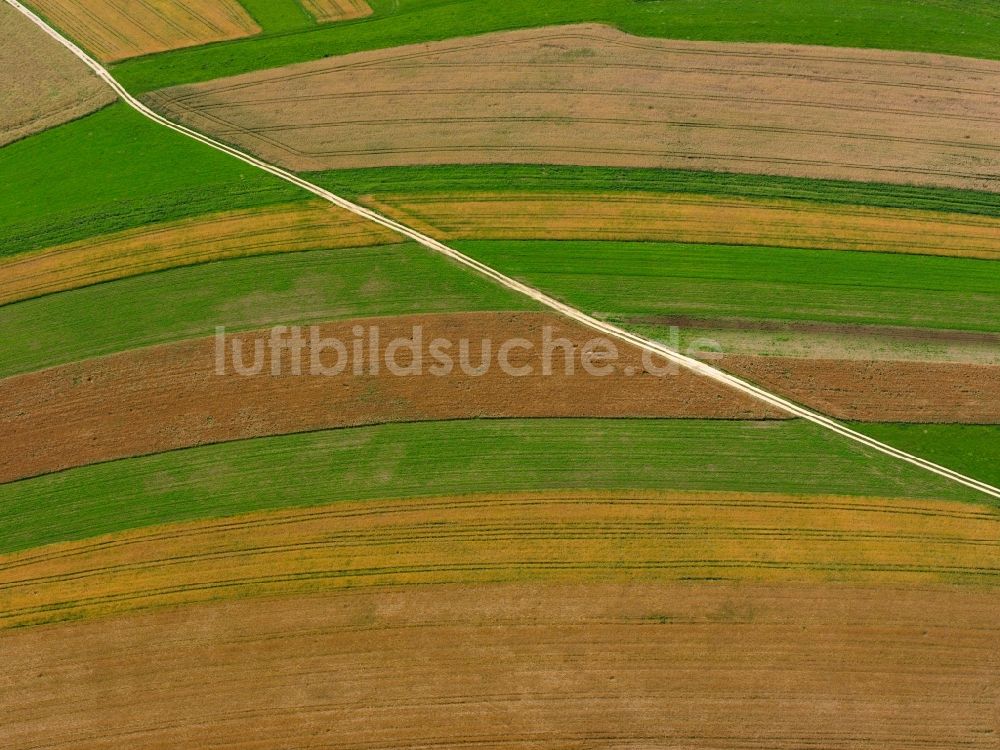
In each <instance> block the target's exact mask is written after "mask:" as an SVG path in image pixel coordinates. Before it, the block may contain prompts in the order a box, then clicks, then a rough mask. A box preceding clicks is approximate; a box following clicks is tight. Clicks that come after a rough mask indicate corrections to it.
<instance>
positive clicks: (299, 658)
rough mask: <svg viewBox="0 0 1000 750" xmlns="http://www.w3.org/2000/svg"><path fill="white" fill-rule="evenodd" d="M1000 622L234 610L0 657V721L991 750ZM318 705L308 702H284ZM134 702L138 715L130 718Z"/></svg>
mask: <svg viewBox="0 0 1000 750" xmlns="http://www.w3.org/2000/svg"><path fill="white" fill-rule="evenodd" d="M995 601H996V593H995V591H993V590H979V589H976V588H971V587H962V588H956V587H951V586H925V587H919V588H918V587H912V588H901V587H888V586H871V585H868V586H860V585H831V584H825V585H802V584H752V583H746V582H741V583H726V582H704V581H702V582H693V581H686V582H678V583H662V584H642V585H640V584H624V585H623V584H617V583H615V584H588V585H571V584H565V585H559V584H501V585H491V586H481V585H480V586H462V585H434V586H408V587H405V588H386V589H381V590H372V589H368V590H364V591H340V592H335V593H330V594H327V595H324V596H298V597H282V598H277V599H257V600H252V601H238V602H219V603H214V604H206V605H201V606H192V607H180V608H176V609H172V610H168V611H161V612H155V613H146V614H140V615H131V616H123V617H120V618H115V619H114V620H113V621H97V622H83V623H70V624H65V625H54V626H50V627H45V628H37V629H31V630H19V631H11V632H7V633H3V634H0V649H2V650H3V652H4V654H5V657H6V660H5V674H6V675H7V676H9V677H10V679H9V680H5V681H3V682H2V683H0V703H2V704H3V705H4V706H5V707H7V711H6V713H5V731H6V736H7V737H8V738H9V739H10V741H11V742H13V743H14V744H15V745H17V746H19V747H21V746H23V747H29V746H30V747H38V746H46V747H48V746H62V745H65V744H80V743H85V744H102V743H103V744H106V743H107V739H108V737H109V734H110V735H112V736H115V737H128V738H130V741H132V738H135V737H142V738H143V741H144V742H146V743H148V744H150V745H156V746H158V747H179V746H210V745H212V744H217V745H225V746H227V747H246V746H251V745H253V746H258V747H259V746H262V745H261V737H262V736H264V737H268V738H274V737H278V738H281V739H280V744H282V745H285V746H296V747H308V746H311V745H314V744H315V743H316V741H317V735H316V731H317V730H316V727H317V725H321V726H326V725H327V724H328V723H329V721H330V720H331V717H335V719H336V721H337V723H338V736H337V741H338V742H339V743H341V744H343V745H344V746H350V747H380V748H381V747H419V746H424V747H426V746H434V745H438V746H439V745H441V740H442V738H449V739H451V738H454V737H456V736H460V737H461V738H462V740H464V742H465V744H474V745H476V746H483V747H487V746H488V747H494V746H502V745H515V746H519V747H526V746H539V745H544V746H546V747H571V746H580V745H581V744H587V743H588V742H590V741H591V740H592V738H600V739H599V740H597V742H601V743H609V742H613V743H614V744H615V745H617V746H621V747H625V746H643V747H651V746H656V747H665V746H684V745H687V746H690V743H691V738H692V737H701V736H703V735H705V734H710V735H711V737H712V744H713V745H714V746H719V745H720V743H721V744H724V745H727V746H733V747H748V746H761V745H763V746H766V747H769V748H774V750H791V748H801V747H802V746H803V744H804V743H806V744H809V745H813V744H815V745H821V746H823V747H824V748H828V749H829V750H834V749H835V750H845V749H846V748H861V747H873V748H874V747H879V748H889V747H906V746H913V745H917V746H920V747H954V746H956V745H958V746H961V747H969V748H976V750H986V748H988V747H989V746H990V743H991V739H990V737H991V734H992V723H991V716H992V713H991V708H992V706H993V704H994V703H995V701H996V697H997V694H996V693H997V688H996V679H995V669H994V668H993V662H992V659H991V655H992V654H993V652H994V650H995V649H994V646H995V643H996V641H997V639H998V637H1000V633H998V628H997V623H996V617H995ZM888 634H891V637H892V643H891V647H889V646H888V645H887V638H888V637H889V635H888ZM845 654H846V655H849V656H850V658H845ZM205 665H212V667H211V669H210V670H208V672H206V668H205ZM261 665H267V666H268V667H269V668H265V669H262V668H261ZM165 675H169V676H170V679H169V681H168V682H169V684H165V679H164V678H165ZM304 683H305V684H308V686H309V691H308V697H303V694H302V691H300V690H289V687H288V686H289V684H294V685H301V684H304ZM484 685H485V686H489V687H488V688H487V689H485V690H484ZM135 695H141V696H143V705H144V709H145V710H142V711H135V710H127V708H125V707H124V706H123V701H125V700H127V699H123V698H121V696H135ZM734 696H736V697H735V698H734ZM52 705H58V706H59V707H60V711H61V713H60V720H59V721H52V720H51V719H50V708H49V707H51V706H52ZM234 707H239V713H237V714H236V715H235V716H234ZM831 707H833V708H831ZM109 728H110V729H109ZM720 737H722V738H724V739H722V740H720V739H719V738H720ZM831 738H835V739H831ZM321 741H322V740H321ZM278 744H279V743H278V742H275V743H272V744H270V745H267V746H276V745H278Z"/></svg>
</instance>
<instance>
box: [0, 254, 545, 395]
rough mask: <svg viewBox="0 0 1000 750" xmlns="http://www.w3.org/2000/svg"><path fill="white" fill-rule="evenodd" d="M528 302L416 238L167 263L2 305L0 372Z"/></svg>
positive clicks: (514, 307)
mask: <svg viewBox="0 0 1000 750" xmlns="http://www.w3.org/2000/svg"><path fill="white" fill-rule="evenodd" d="M525 309H534V303H532V302H530V301H529V300H528V299H527V298H524V297H521V296H519V295H515V294H514V293H513V292H509V291H507V290H505V289H503V288H502V287H499V286H497V285H495V284H493V283H491V282H488V281H486V280H485V279H483V278H481V277H479V276H477V275H476V274H474V273H471V272H469V271H467V270H465V269H463V268H461V267H460V266H458V265H456V264H454V263H452V262H451V261H449V260H447V259H445V258H444V257H442V256H440V255H437V254H435V253H432V252H431V251H430V250H426V249H425V248H423V247H421V246H419V245H416V244H402V245H386V246H381V247H371V248H358V249H353V250H350V249H346V250H340V249H338V250H316V251H311V252H302V253H285V254H279V255H265V256H258V257H251V258H240V259H236V260H227V261H220V262H214V263H206V264H203V265H197V266H188V267H184V268H175V269H170V270H168V271H160V272H158V273H151V274H145V275H143V276H136V277H132V278H128V279H122V280H119V281H112V282H107V283H104V284H97V285H95V286H89V287H84V288H82V289H74V290H72V291H68V292H60V293H58V294H51V295H48V296H45V297H39V298H37V299H31V300H25V301H24V302H17V303H14V304H11V305H6V306H3V307H0V377H4V376H8V375H13V374H16V373H20V372H28V371H31V370H37V369H40V368H43V367H49V366H51V365H56V364H61V363H65V362H72V361H76V360H80V359H86V358H89V357H96V356H100V355H103V354H110V353H112V352H119V351H124V350H127V349H133V348H136V347H141V346H149V345H152V344H161V343H165V342H169V341H179V340H182V339H189V338H200V337H204V336H211V335H213V333H214V331H215V326H218V325H224V326H226V327H227V328H229V329H231V330H233V331H235V330H250V329H255V328H264V327H268V326H272V325H277V324H299V323H302V324H307V323H318V322H321V321H324V320H333V319H343V318H352V317H365V316H382V315H402V314H409V313H432V312H447V311H471V310H525Z"/></svg>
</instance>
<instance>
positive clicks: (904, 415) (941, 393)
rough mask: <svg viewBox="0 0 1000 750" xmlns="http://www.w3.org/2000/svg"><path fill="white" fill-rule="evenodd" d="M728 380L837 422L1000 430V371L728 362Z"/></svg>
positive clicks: (927, 365) (838, 362)
mask: <svg viewBox="0 0 1000 750" xmlns="http://www.w3.org/2000/svg"><path fill="white" fill-rule="evenodd" d="M719 364H720V365H721V367H722V368H723V369H725V370H727V371H729V372H731V373H733V374H734V375H739V376H740V377H743V378H745V379H747V380H751V381H753V382H754V383H756V384H758V385H760V386H762V387H763V388H765V389H766V390H769V391H771V392H773V393H780V394H781V395H783V396H785V397H787V398H791V399H793V400H795V401H798V402H799V403H802V404H805V405H806V406H809V407H812V408H813V409H815V410H817V411H821V412H823V413H824V414H828V415H830V416H832V417H837V418H838V419H857V420H861V421H870V422H964V423H970V424H1000V366H996V365H970V364H952V363H948V362H872V361H864V360H842V359H795V358H791V357H740V356H726V357H725V358H724V359H723V360H722V361H721V362H720V363H719Z"/></svg>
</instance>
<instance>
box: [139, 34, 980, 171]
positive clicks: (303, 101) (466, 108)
mask: <svg viewBox="0 0 1000 750" xmlns="http://www.w3.org/2000/svg"><path fill="white" fill-rule="evenodd" d="M998 97H1000V63H997V62H993V61H987V60H974V59H966V58H949V57H944V56H940V55H937V56H935V55H921V54H915V53H897V52H883V51H876V50H851V49H828V48H819V47H817V48H809V47H789V46H781V45H753V46H750V45H733V44H712V43H704V42H681V41H663V40H657V39H647V38H641V37H635V36H629V35H627V34H624V33H621V32H619V31H615V30H612V29H609V28H606V27H603V26H592V25H579V26H565V27H549V28H545V29H536V30H528V31H514V32H505V33H499V34H488V35H485V36H481V37H474V38H469V39H460V40H450V41H444V42H434V43H430V44H423V45H414V46H409V47H401V48H395V49H390V50H380V51H375V52H362V53H358V54H354V55H347V56H344V57H336V58H330V59H325V60H319V61H315V62H309V63H302V64H297V65H291V66H288V67H284V68H278V69H274V70H268V71H261V72H256V73H251V74H247V75H243V76H236V77H233V78H227V79H220V80H217V81H212V82H209V83H204V84H196V85H191V86H179V87H176V88H172V89H166V90H163V91H160V92H156V93H153V94H150V95H149V96H148V101H149V102H150V103H151V104H152V105H153V106H155V107H157V108H159V109H161V110H162V111H164V112H166V113H167V114H168V115H169V116H171V117H175V118H178V119H180V120H182V121H184V122H186V123H188V124H190V125H193V126H194V127H196V128H198V129H200V130H203V131H205V132H210V133H212V134H214V135H216V136H218V137H220V138H223V139H225V140H228V141H231V142H234V143H236V144H239V145H241V146H243V147H246V148H250V149H252V150H253V151H255V152H257V153H259V154H261V155H262V156H263V157H264V158H266V159H269V160H272V161H275V162H278V163H281V164H283V165H284V166H286V167H289V168H291V169H295V170H307V171H308V170H322V169H336V168H349V167H376V166H394V165H402V164H458V163H473V164H474V163H484V162H486V163H496V162H501V163H502V162H506V163H510V162H530V163H549V164H578V165H584V166H586V165H605V166H621V167H670V168H676V167H681V168H687V169H710V170H726V171H735V172H752V173H765V174H776V175H792V176H799V177H824V178H842V179H851V180H871V181H877V182H898V183H907V184H909V183H912V184H921V185H940V186H952V187H963V188H975V189H981V190H992V191H996V190H998V189H1000V147H998V146H997V145H996V143H995V137H994V131H995V123H996V120H997V118H998V116H1000V109H998V107H1000V98H998Z"/></svg>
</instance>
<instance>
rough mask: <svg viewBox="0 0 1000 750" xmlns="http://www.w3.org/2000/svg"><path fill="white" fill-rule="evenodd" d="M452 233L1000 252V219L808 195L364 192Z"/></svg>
mask: <svg viewBox="0 0 1000 750" xmlns="http://www.w3.org/2000/svg"><path fill="white" fill-rule="evenodd" d="M361 202H362V203H364V204H366V205H368V206H371V207H372V208H374V209H376V210H378V211H380V212H382V213H384V214H387V215H389V216H392V217H393V218H395V219H397V220H399V221H402V222H403V223H405V224H408V225H409V226H412V227H414V228H416V229H420V230H421V231H423V232H425V233H427V234H430V235H431V236H433V237H437V238H438V239H442V240H468V239H472V240H478V239H491V240H492V239H511V240H541V239H551V240H626V241H635V242H686V243H695V244H721V245H764V246H774V247H803V248H820V249H829V250H870V251H875V252H888V253H916V254H925V255H948V256H956V257H965V258H983V259H987V260H1000V219H997V218H992V217H986V216H970V215H966V214H955V213H945V212H937V211H913V210H903V209H889V208H870V207H865V206H837V205H832V204H831V205H823V204H819V203H803V202H801V201H780V200H766V199H752V198H732V197H725V198H723V197H713V196H702V195H690V194H662V193H659V194H658V193H649V194H644V193H627V194H622V193H596V194H587V193H553V194H544V193H518V192H510V193H470V194H465V195H447V194H443V195H442V194H433V193H432V194H426V193H424V194H413V195H379V196H364V197H363V198H362V201H361Z"/></svg>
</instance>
